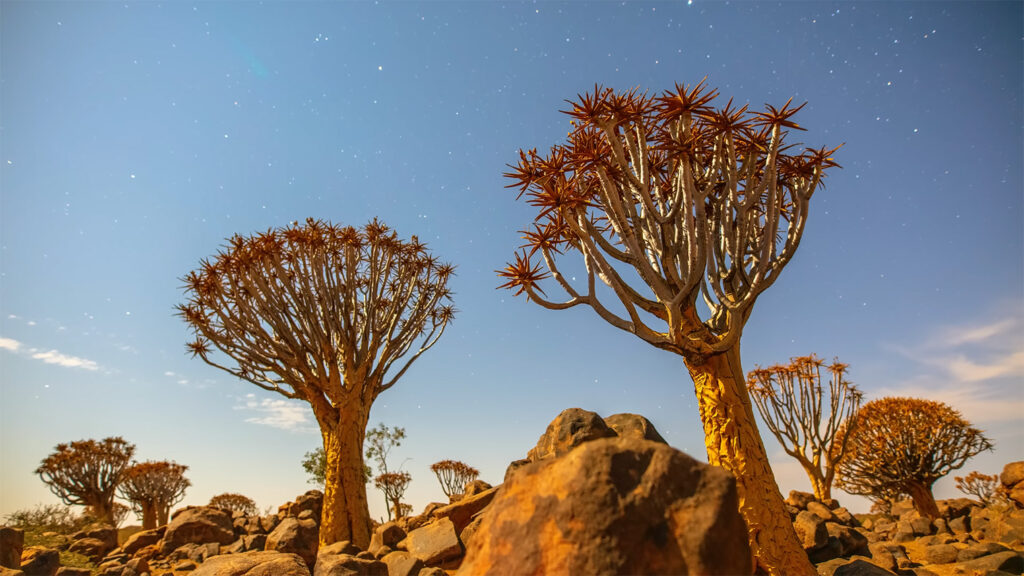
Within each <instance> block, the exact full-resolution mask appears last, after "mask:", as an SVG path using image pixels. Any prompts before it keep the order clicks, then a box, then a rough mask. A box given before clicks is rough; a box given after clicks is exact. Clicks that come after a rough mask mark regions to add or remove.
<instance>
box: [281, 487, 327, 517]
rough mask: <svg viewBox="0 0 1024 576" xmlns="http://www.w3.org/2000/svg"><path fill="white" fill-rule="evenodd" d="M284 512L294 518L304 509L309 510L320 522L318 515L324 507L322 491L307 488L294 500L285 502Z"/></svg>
mask: <svg viewBox="0 0 1024 576" xmlns="http://www.w3.org/2000/svg"><path fill="white" fill-rule="evenodd" d="M284 506H285V513H286V514H287V515H288V516H295V517H296V518H297V517H299V516H300V515H302V513H303V512H304V511H307V510H308V511H309V512H310V513H311V514H312V517H313V518H315V519H316V521H317V522H318V523H319V522H320V515H321V513H322V512H323V508H324V493H323V492H321V491H319V490H309V491H308V492H306V493H305V494H303V495H301V496H299V497H298V498H296V499H295V502H289V503H288V504H285V505H284Z"/></svg>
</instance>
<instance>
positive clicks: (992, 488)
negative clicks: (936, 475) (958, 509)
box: [953, 471, 1006, 506]
mask: <svg viewBox="0 0 1024 576" xmlns="http://www.w3.org/2000/svg"><path fill="white" fill-rule="evenodd" d="M953 479H954V480H955V481H956V489H957V490H959V491H961V492H963V493H964V494H967V495H968V496H974V497H975V498H977V499H978V501H979V502H981V504H982V506H991V505H992V504H995V503H1000V502H1005V501H1006V495H1005V493H1004V492H1003V485H1002V483H1001V482H1000V481H999V474H993V475H991V476H989V475H987V474H982V473H981V472H977V471H975V472H971V473H970V474H968V475H967V476H966V477H964V476H956V477H954V478H953Z"/></svg>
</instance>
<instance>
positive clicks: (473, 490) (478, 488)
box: [462, 480, 492, 498]
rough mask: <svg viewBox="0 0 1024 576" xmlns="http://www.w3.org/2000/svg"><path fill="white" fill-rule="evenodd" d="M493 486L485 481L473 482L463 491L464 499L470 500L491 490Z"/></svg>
mask: <svg viewBox="0 0 1024 576" xmlns="http://www.w3.org/2000/svg"><path fill="white" fill-rule="evenodd" d="M491 488H492V486H491V485H490V484H488V483H487V482H484V481H483V480H473V481H472V482H470V483H469V484H466V487H465V488H464V489H463V490H462V497H463V498H468V497H470V496H475V495H477V494H480V493H481V492H486V491H488V490H490V489H491Z"/></svg>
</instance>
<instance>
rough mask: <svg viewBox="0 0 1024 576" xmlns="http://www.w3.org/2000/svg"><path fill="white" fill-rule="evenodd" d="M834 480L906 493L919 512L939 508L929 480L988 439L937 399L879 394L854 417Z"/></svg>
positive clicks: (856, 488)
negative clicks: (843, 456) (851, 430)
mask: <svg viewBox="0 0 1024 576" xmlns="http://www.w3.org/2000/svg"><path fill="white" fill-rule="evenodd" d="M854 419H855V420H856V422H855V423H853V424H854V426H855V428H854V430H853V432H852V434H851V436H850V440H849V446H848V448H847V455H846V457H845V458H843V460H841V461H840V462H839V478H838V482H837V485H838V486H839V487H840V488H842V489H843V490H845V491H847V492H849V493H850V494H860V495H864V496H875V497H879V496H882V497H888V496H891V495H892V494H894V493H905V494H909V495H910V498H911V499H912V500H913V502H914V508H916V509H917V511H918V512H920V513H921V515H922V516H927V517H928V518H931V519H935V518H938V517H939V508H938V506H937V505H936V504H935V497H934V496H933V495H932V485H933V484H935V481H936V480H938V479H939V478H942V477H943V476H945V475H946V474H949V473H950V472H952V471H953V470H956V469H958V468H960V467H961V466H963V465H964V463H965V462H967V460H968V459H970V458H972V457H973V456H975V455H977V454H978V453H980V452H982V451H984V450H991V449H992V443H991V442H990V441H989V440H988V438H985V436H984V434H982V432H981V430H978V429H977V428H972V427H971V425H970V423H969V422H967V421H966V420H964V419H963V418H962V417H961V416H960V413H959V412H957V411H956V410H954V409H953V408H951V407H950V406H948V405H947V404H943V403H942V402H934V401H931V400H922V399H918V398H891V397H890V398H882V399H879V400H873V401H871V402H868V403H867V404H865V405H864V406H863V407H861V409H860V410H859V411H858V412H857V415H856V416H855V417H854Z"/></svg>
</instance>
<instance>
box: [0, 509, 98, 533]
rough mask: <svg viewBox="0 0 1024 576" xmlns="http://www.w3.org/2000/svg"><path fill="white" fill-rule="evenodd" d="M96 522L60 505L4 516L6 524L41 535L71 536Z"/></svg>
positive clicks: (23, 510)
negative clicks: (50, 533) (57, 534)
mask: <svg viewBox="0 0 1024 576" xmlns="http://www.w3.org/2000/svg"><path fill="white" fill-rule="evenodd" d="M115 504H116V502H115ZM94 521H95V519H94V518H92V517H91V516H89V515H88V514H82V513H76V512H75V511H74V510H72V509H71V507H69V506H62V505H60V504H38V505H36V507H35V508H26V509H22V510H15V511H14V512H11V513H9V514H5V515H4V524H6V525H8V526H12V527H14V528H20V529H22V530H24V531H26V532H28V531H32V532H38V533H40V534H41V533H43V532H57V533H60V534H71V533H74V532H77V531H79V530H81V529H82V528H84V527H86V526H88V525H89V524H91V523H93V522H94Z"/></svg>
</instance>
